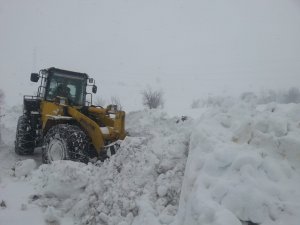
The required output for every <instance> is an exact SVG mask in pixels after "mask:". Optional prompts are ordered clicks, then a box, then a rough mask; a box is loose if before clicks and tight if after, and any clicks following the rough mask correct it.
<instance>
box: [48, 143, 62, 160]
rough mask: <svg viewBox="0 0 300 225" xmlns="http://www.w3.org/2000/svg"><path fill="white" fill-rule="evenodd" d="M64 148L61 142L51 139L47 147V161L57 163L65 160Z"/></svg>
mask: <svg viewBox="0 0 300 225" xmlns="http://www.w3.org/2000/svg"><path fill="white" fill-rule="evenodd" d="M65 154H66V146H65V144H64V142H63V141H61V140H58V139H53V140H51V141H50V143H49V146H48V156H49V161H57V160H63V159H65V156H66V155H65Z"/></svg>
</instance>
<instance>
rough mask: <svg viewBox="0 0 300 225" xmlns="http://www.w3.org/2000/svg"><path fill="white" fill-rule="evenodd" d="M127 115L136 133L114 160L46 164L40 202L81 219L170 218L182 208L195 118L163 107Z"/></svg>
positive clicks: (37, 176)
mask: <svg viewBox="0 0 300 225" xmlns="http://www.w3.org/2000/svg"><path fill="white" fill-rule="evenodd" d="M127 118H128V122H127V124H128V131H129V133H130V134H131V135H133V136H135V137H128V138H126V139H125V141H124V142H123V143H122V145H121V148H120V150H119V151H118V152H117V154H116V155H114V156H112V157H111V158H110V159H109V160H107V161H105V162H99V163H97V164H96V165H93V164H88V165H85V164H81V163H76V162H70V161H60V162H56V163H54V164H52V165H42V166H40V167H39V169H38V170H37V171H36V172H35V173H34V174H33V178H32V181H31V182H32V183H34V184H35V186H36V189H37V191H38V193H37V195H38V196H39V198H38V200H36V203H37V204H39V205H40V206H42V207H44V208H47V207H48V208H49V207H53V208H55V209H56V210H59V211H60V213H61V215H69V216H73V217H74V218H75V221H74V223H77V224H114V225H115V224H120V225H121V224H122V225H125V224H170V223H171V222H172V221H173V219H174V216H175V215H176V213H177V207H178V203H179V196H180V190H181V184H182V179H183V173H184V169H185V162H186V158H187V149H188V143H189V134H190V130H189V129H188V128H189V127H190V124H189V122H188V121H186V122H178V123H176V121H177V119H176V118H174V119H170V118H168V117H167V116H166V115H165V114H164V113H162V112H159V111H145V112H135V113H131V114H129V115H128V116H127ZM137 136H138V137H137ZM47 211H49V210H47ZM51 215H52V214H51ZM46 218H47V220H49V218H50V219H51V218H52V217H51V216H46Z"/></svg>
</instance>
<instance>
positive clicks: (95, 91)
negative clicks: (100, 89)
mask: <svg viewBox="0 0 300 225" xmlns="http://www.w3.org/2000/svg"><path fill="white" fill-rule="evenodd" d="M92 92H93V93H94V94H96V93H97V86H96V85H93V89H92Z"/></svg>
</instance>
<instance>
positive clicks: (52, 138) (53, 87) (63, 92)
mask: <svg viewBox="0 0 300 225" xmlns="http://www.w3.org/2000/svg"><path fill="white" fill-rule="evenodd" d="M30 79H31V81H32V82H38V81H39V80H41V81H40V86H39V88H38V92H37V95H36V96H29V95H25V96H24V105H23V115H22V116H20V117H19V120H18V124H17V131H16V140H15V152H16V153H17V154H19V155H25V154H32V153H33V152H34V149H35V148H37V147H42V160H43V162H44V163H51V162H53V161H56V160H73V161H79V162H85V163H86V162H88V161H89V158H94V157H98V158H99V159H101V158H103V157H106V156H107V151H108V150H109V151H110V152H109V154H113V153H114V151H115V150H116V149H115V148H116V147H117V146H118V144H119V142H120V140H123V139H124V138H125V136H126V134H125V112H124V111H120V110H118V108H117V106H116V105H109V106H107V107H106V108H102V107H100V106H94V105H93V104H92V94H91V93H88V92H87V90H88V89H91V90H92V92H93V93H96V92H97V86H96V85H95V81H94V79H92V78H89V76H88V75H87V74H85V73H78V72H72V71H67V70H62V69H57V68H54V67H52V68H49V69H43V70H40V72H39V73H32V74H31V78H30ZM109 154H108V155H109Z"/></svg>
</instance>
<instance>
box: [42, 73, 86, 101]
mask: <svg viewBox="0 0 300 225" xmlns="http://www.w3.org/2000/svg"><path fill="white" fill-rule="evenodd" d="M87 78H88V77H87V75H86V74H83V73H75V72H70V71H63V70H59V69H50V70H49V74H48V76H47V82H46V88H45V100H47V101H55V100H56V98H57V97H64V98H66V99H67V100H68V102H69V104H70V105H76V106H82V105H84V103H85V100H86V86H87Z"/></svg>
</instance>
